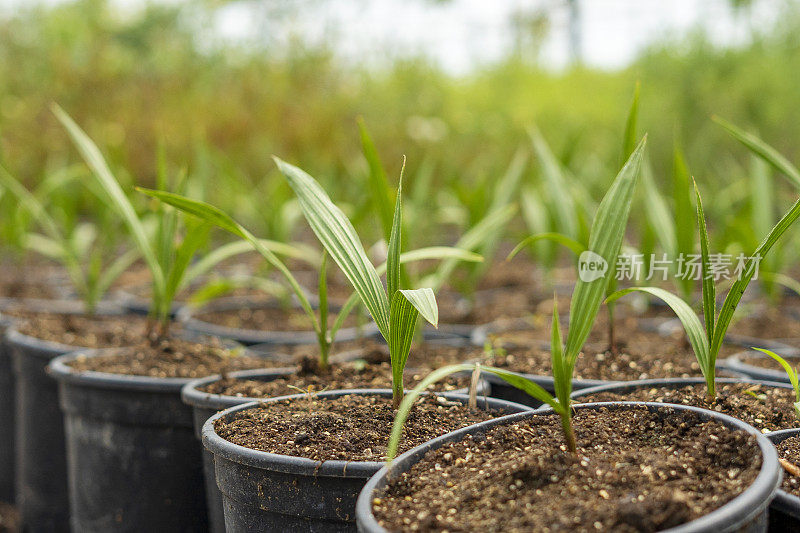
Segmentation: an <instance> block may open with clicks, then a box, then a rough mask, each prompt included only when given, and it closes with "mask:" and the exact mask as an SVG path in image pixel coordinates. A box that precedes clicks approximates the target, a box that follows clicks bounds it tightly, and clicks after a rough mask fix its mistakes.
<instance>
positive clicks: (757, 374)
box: [720, 349, 800, 383]
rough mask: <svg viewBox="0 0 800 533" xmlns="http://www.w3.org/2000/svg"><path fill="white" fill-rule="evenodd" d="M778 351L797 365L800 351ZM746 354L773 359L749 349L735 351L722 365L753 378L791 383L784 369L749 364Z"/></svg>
mask: <svg viewBox="0 0 800 533" xmlns="http://www.w3.org/2000/svg"><path fill="white" fill-rule="evenodd" d="M773 351H775V350H773ZM776 353H779V354H780V355H781V356H782V357H784V358H785V359H786V360H787V361H789V364H791V365H792V367H793V368H794V367H796V366H797V362H798V361H800V352H797V351H795V350H791V349H789V350H786V351H783V352H781V351H780V350H778V351H776ZM745 356H747V357H748V358H749V357H762V358H765V359H769V360H770V361H772V359H771V358H769V356H768V355H765V354H762V353H760V352H757V351H755V350H749V351H747V352H739V353H735V354H733V355H732V356H730V357H728V358H727V359H723V360H722V361H720V366H722V367H724V368H727V369H730V370H733V371H736V372H740V373H742V374H744V375H746V376H748V377H750V378H753V379H758V380H766V381H778V382H783V383H789V377H788V376H787V375H786V372H785V371H784V370H783V369H774V370H773V369H770V368H764V367H760V366H755V365H750V364H747V363H746V362H745V361H744V357H745ZM775 365H776V366H777V363H775Z"/></svg>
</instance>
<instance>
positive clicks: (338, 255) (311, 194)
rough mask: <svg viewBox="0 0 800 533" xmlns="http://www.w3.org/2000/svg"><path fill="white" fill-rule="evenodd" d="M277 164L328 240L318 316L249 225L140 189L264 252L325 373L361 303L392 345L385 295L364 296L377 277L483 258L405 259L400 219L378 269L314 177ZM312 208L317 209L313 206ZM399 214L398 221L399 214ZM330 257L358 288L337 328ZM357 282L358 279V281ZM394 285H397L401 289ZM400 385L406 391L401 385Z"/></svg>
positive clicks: (440, 253) (450, 254) (448, 251)
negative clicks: (418, 264)
mask: <svg viewBox="0 0 800 533" xmlns="http://www.w3.org/2000/svg"><path fill="white" fill-rule="evenodd" d="M278 163H279V165H278V166H279V168H280V170H281V171H282V172H283V173H284V175H286V176H287V179H289V183H290V185H291V186H292V188H293V189H294V190H295V192H296V193H297V196H298V198H299V200H300V205H301V208H302V209H303V213H304V214H305V215H306V218H307V219H308V220H309V222H310V223H311V227H312V229H313V230H314V232H315V233H317V235H318V236H320V235H322V236H324V237H325V239H323V237H322V236H320V241H321V242H322V243H323V246H324V248H325V250H326V252H327V253H326V254H323V260H322V265H321V267H320V270H319V278H318V280H319V282H318V290H319V305H318V306H317V307H318V311H317V312H315V310H314V308H313V306H312V305H311V303H310V301H309V299H308V296H307V294H306V291H305V290H304V289H303V288H302V287H301V286H300V283H299V282H298V281H297V279H296V278H295V276H294V275H293V274H292V272H291V270H290V269H289V268H288V267H287V266H286V265H285V264H284V263H283V262H282V261H281V260H280V259H279V258H278V257H277V255H276V254H275V253H274V251H273V250H272V249H270V247H269V246H266V245H265V242H266V241H264V240H263V239H258V238H256V237H255V236H254V235H253V234H252V233H251V232H250V231H249V230H247V229H246V228H245V227H244V226H242V225H241V224H239V223H238V222H236V221H235V220H234V219H233V218H232V217H231V216H230V215H228V214H226V213H224V212H223V211H221V210H220V209H218V208H216V207H214V206H212V205H210V204H208V203H205V202H201V201H198V200H193V199H190V198H187V197H185V196H181V195H178V194H174V193H170V192H167V191H155V190H149V189H143V188H139V189H138V190H139V191H141V192H143V193H145V194H148V195H150V196H152V197H154V198H157V199H159V200H161V201H162V202H164V203H165V204H169V205H171V206H173V207H176V208H178V209H180V210H182V211H184V212H186V213H189V214H191V215H194V216H195V217H198V218H200V219H201V220H203V221H204V222H205V223H208V224H214V225H216V226H218V227H220V228H222V229H224V230H226V231H228V232H230V233H232V234H234V235H236V236H237V237H239V238H241V239H243V241H244V242H243V243H240V244H243V245H245V246H246V247H248V248H250V249H255V250H256V251H257V252H258V253H259V254H261V255H262V256H263V257H264V259H266V260H267V262H269V263H270V264H271V265H272V266H273V267H275V268H276V269H277V270H278V271H279V272H280V273H281V274H282V275H283V277H284V279H285V280H286V282H287V284H288V285H289V287H290V289H291V291H292V293H293V294H294V296H295V297H296V298H297V301H298V302H299V304H300V307H301V308H302V310H303V311H304V312H305V314H306V315H307V317H308V319H309V322H310V323H311V326H312V328H313V330H314V332H315V334H316V337H317V342H318V345H319V351H320V360H319V363H320V364H319V366H320V369H321V370H325V369H327V368H328V355H329V352H330V347H331V345H332V343H333V342H334V339H335V338H336V333H337V332H338V330H339V329H340V328H341V326H342V325H343V324H344V321H345V319H346V318H347V316H348V314H349V313H350V312H351V311H352V310H353V308H354V307H355V306H356V305H357V304H358V302H359V299H360V300H361V301H362V302H363V303H364V305H365V307H366V308H367V310H368V311H369V312H370V313H371V314H372V316H373V318H374V319H375V323H376V324H378V328H379V330H380V332H381V333H382V334H384V337H385V338H386V339H387V342H388V340H389V336H388V331H389V330H388V329H387V327H386V324H387V320H388V315H389V310H388V309H387V310H386V311H387V312H386V313H385V314H384V313H382V308H377V307H376V305H381V299H380V296H377V295H376V294H377V292H376V293H367V292H365V291H367V290H376V288H377V287H379V286H380V279H379V278H378V276H379V275H380V274H383V273H384V272H387V273H388V276H387V277H388V278H389V279H395V280H396V279H398V278H397V276H399V275H400V273H399V265H400V264H401V263H406V262H411V261H421V260H426V259H442V258H450V259H457V260H462V261H479V260H480V256H477V255H476V254H473V253H470V252H468V251H466V250H462V249H458V248H450V247H443V246H437V247H428V248H420V249H418V250H413V251H411V252H407V253H405V254H402V255H401V254H400V253H399V247H398V246H397V242H396V241H397V239H398V238H399V232H400V229H399V227H400V226H399V224H400V220H399V219H398V220H397V222H396V224H394V225H393V226H392V228H393V235H394V232H396V233H397V235H398V237H396V238H394V240H392V241H391V243H392V246H390V247H389V251H390V253H389V260H388V261H387V262H386V263H385V264H383V265H380V266H379V267H378V268H377V269H376V268H374V267H373V266H372V265H371V264H370V263H369V260H368V259H367V257H366V252H365V251H364V249H363V247H362V246H361V243H360V241H359V240H358V237H357V236H356V234H355V230H354V229H353V227H352V224H350V222H349V221H348V219H347V217H345V216H344V214H343V213H342V212H341V211H340V210H339V209H338V208H337V207H336V206H335V205H334V204H333V202H331V200H330V199H329V198H328V196H327V195H326V194H325V192H324V191H323V190H322V188H321V187H320V186H319V185H318V184H317V183H316V181H314V180H313V178H311V177H310V176H308V175H307V174H305V173H304V172H302V171H301V170H299V169H297V168H295V167H292V166H291V165H288V164H286V163H283V162H282V161H279V160H278ZM287 169H290V170H291V171H292V172H294V173H293V174H291V176H292V178H290V176H289V175H287V172H289V170H287ZM293 178H294V179H293ZM398 197H399V193H398ZM318 198H322V199H318ZM314 200H316V201H317V202H318V204H311V202H312V201H314ZM310 205H313V206H314V207H310ZM313 209H316V210H317V211H313ZM309 213H311V214H309ZM397 216H398V217H399V215H397ZM312 221H313V222H312ZM326 224H327V225H326ZM337 239H338V240H337ZM339 241H341V242H339ZM337 246H338V247H337ZM393 246H394V248H393ZM328 256H330V257H332V258H333V259H334V261H336V263H337V265H339V267H340V268H341V269H342V271H343V272H344V273H345V275H346V276H347V277H348V279H349V280H350V282H351V283H353V286H354V287H355V289H356V291H355V293H354V294H353V295H352V296H351V297H350V298H349V299H348V300H347V302H345V304H344V305H343V306H342V307H341V309H340V310H339V311H338V313H337V315H336V318H335V319H334V320H333V325H330V326H329V323H328V313H329V309H328V305H327V300H328V299H327V275H326V271H327V268H326V264H327V257H328ZM342 265H345V266H342ZM365 272H366V273H365ZM353 279H355V280H356V281H355V282H354V281H353ZM375 280H377V284H376V285H372V284H373V283H375ZM366 283H369V284H371V285H369V286H368V287H366V288H365V284H366ZM394 286H395V287H397V285H394ZM382 294H383V298H384V299H386V293H385V292H384V293H382ZM422 296H423V295H422V294H421V293H416V292H415V293H410V294H409V298H417V297H422ZM406 301H408V300H406ZM415 302H416V300H415ZM427 303H429V302H428V301H427V299H422V300H419V302H418V305H420V306H423V308H424V309H425V310H426V313H427V316H429V317H432V318H433V317H434V316H435V315H433V314H431V313H433V311H431V310H430V307H424V305H425V304H427ZM409 305H412V306H413V305H414V304H409ZM434 305H435V301H434ZM406 307H407V306H406ZM401 309H404V307H403V306H401V308H400V309H397V310H395V311H394V312H395V313H396V312H398V311H400V310H401ZM404 313H410V311H408V310H405V311H404ZM376 315H377V316H376ZM402 317H406V315H405V314H404V315H402ZM406 318H407V317H406ZM379 320H380V322H379ZM413 322H414V324H415V323H416V317H415V320H414V321H413ZM412 326H413V324H412ZM412 333H413V327H412ZM398 342H399V341H398ZM409 342H410V341H409ZM391 346H393V344H391V343H390V352H391V353H392V362H393V365H392V366H393V368H394V361H395V356H394V353H395V352H392V351H391ZM409 348H410V344H409V347H407V348H406V352H405V353H406V357H407V356H408V351H409ZM403 362H404V361H403ZM401 374H402V372H401ZM400 386H401V387H402V383H401V385H400Z"/></svg>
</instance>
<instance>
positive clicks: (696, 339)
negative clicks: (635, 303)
mask: <svg viewBox="0 0 800 533" xmlns="http://www.w3.org/2000/svg"><path fill="white" fill-rule="evenodd" d="M634 291H636V292H644V293H647V294H650V295H652V296H655V297H656V298H660V299H661V300H663V301H664V303H666V304H667V305H668V306H670V308H671V309H672V310H673V311H674V312H675V314H676V315H677V316H678V318H679V319H680V321H681V324H683V329H684V330H685V331H686V336H687V337H688V338H689V343H690V344H691V345H692V349H693V350H694V355H695V357H696V358H697V362H698V363H699V364H700V370H702V372H703V376H705V378H706V381H707V382H708V381H709V380H711V384H712V388H711V391H712V394H713V380H714V364H713V363H712V362H711V355H710V349H709V339H708V337H707V336H706V332H705V329H704V328H703V324H702V323H701V322H700V319H699V318H698V317H697V314H695V312H694V310H693V309H692V307H691V306H690V305H689V304H687V303H686V302H684V301H683V300H682V299H680V298H679V297H678V296H676V295H674V294H672V293H671V292H669V291H666V290H664V289H660V288H658V287H633V288H630V289H623V290H621V291H617V292H615V293H614V294H612V295H610V296H609V297H608V298H607V300H606V301H609V302H611V301H615V300H618V299H620V298H622V297H623V296H625V295H626V294H630V293H632V292H634Z"/></svg>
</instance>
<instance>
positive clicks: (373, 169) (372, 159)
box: [358, 117, 392, 294]
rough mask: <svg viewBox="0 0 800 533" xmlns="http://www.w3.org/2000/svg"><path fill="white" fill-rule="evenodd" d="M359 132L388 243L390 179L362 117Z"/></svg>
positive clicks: (379, 215) (390, 205)
mask: <svg viewBox="0 0 800 533" xmlns="http://www.w3.org/2000/svg"><path fill="white" fill-rule="evenodd" d="M358 131H359V133H360V134H361V147H362V149H363V151H364V157H366V159H367V163H368V164H369V190H370V193H371V194H372V202H373V204H374V206H375V210H376V211H377V213H378V217H380V221H381V227H382V228H383V237H384V239H386V241H387V242H388V241H389V240H390V235H391V233H392V189H391V187H390V186H389V179H388V178H387V177H386V171H385V170H384V169H383V164H382V163H381V159H380V157H379V156H378V151H377V150H376V149H375V144H373V142H372V139H371V138H370V136H369V133H368V132H367V126H366V124H365V123H364V119H363V118H361V117H359V118H358ZM390 294H391V293H390Z"/></svg>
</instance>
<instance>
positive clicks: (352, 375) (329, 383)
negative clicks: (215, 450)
mask: <svg viewBox="0 0 800 533" xmlns="http://www.w3.org/2000/svg"><path fill="white" fill-rule="evenodd" d="M364 344H365V346H364V347H363V348H362V349H361V350H358V351H356V352H352V353H351V354H348V353H346V352H342V353H340V354H339V356H340V357H341V356H348V357H347V358H348V359H350V360H348V361H346V362H331V363H330V366H329V367H328V369H327V370H326V371H322V370H320V368H319V363H318V359H317V357H316V355H314V356H311V357H305V358H303V359H301V360H300V368H299V369H298V370H297V372H296V373H295V374H292V375H289V376H286V377H281V378H278V379H275V380H272V381H261V380H253V379H236V378H228V379H223V380H220V381H216V382H214V383H211V384H209V385H207V386H205V387H204V388H203V389H201V390H202V391H203V392H208V393H211V394H224V395H227V396H239V397H247V398H270V397H275V396H283V395H286V394H296V393H298V392H300V391H298V390H297V389H301V390H303V391H306V390H309V387H310V390H312V391H316V392H319V391H322V390H336V389H388V388H391V384H392V369H391V365H390V363H389V352H388V349H386V346H385V345H382V344H380V343H377V342H375V341H371V342H369V343H364ZM481 352H482V350H479V349H476V348H473V347H454V346H444V345H438V344H433V343H425V344H423V345H422V346H420V347H416V348H412V355H411V356H410V357H409V360H408V364H407V366H406V370H405V374H404V380H403V382H404V384H405V386H406V387H407V388H408V387H413V386H415V385H416V384H418V383H419V382H420V381H421V380H422V379H423V378H424V377H425V376H426V375H427V374H428V373H429V372H430V371H431V370H432V369H434V368H439V367H441V366H444V365H448V364H454V363H461V362H464V361H467V360H470V359H475V358H478V357H480V355H481ZM353 355H355V359H353ZM284 366H285V365H284ZM469 385H470V378H469V377H451V378H449V379H446V380H443V381H440V382H439V383H437V384H435V385H434V386H433V387H432V390H437V391H452V390H455V389H459V388H464V387H469Z"/></svg>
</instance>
